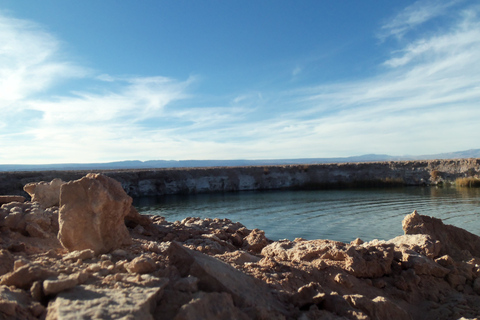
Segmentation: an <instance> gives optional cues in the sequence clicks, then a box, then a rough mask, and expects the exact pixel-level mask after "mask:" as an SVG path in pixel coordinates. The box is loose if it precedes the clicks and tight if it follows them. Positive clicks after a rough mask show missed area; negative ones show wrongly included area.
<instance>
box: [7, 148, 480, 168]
mask: <svg viewBox="0 0 480 320" xmlns="http://www.w3.org/2000/svg"><path fill="white" fill-rule="evenodd" d="M465 158H480V149H470V150H466V151H458V152H449V153H440V154H431V155H420V156H390V155H386V154H366V155H362V156H355V157H341V158H305V159H272V160H178V161H177V160H149V161H138V160H132V161H116V162H108V163H64V164H41V165H28V164H19V165H16V164H2V165H0V172H2V171H3V172H5V171H47V170H119V169H155V168H195V167H236V166H268V165H289V164H320V163H345V162H372V161H404V160H433V159H465Z"/></svg>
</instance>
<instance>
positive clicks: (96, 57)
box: [0, 0, 480, 164]
mask: <svg viewBox="0 0 480 320" xmlns="http://www.w3.org/2000/svg"><path fill="white" fill-rule="evenodd" d="M479 102H480V5H479V4H478V3H477V2H476V1H316V0H315V1H233V0H232V1H208V0H207V1H182V0H180V1H157V0H155V1H150V0H142V1H133V0H124V1H113V0H102V1H96V0H83V1H61V0H44V1H18V0H0V163H2V164H15V163H16V164H20V163H23V164H27V163H31V164H34V163H65V162H107V161H120V160H157V159H165V160H172V159H173V160H185V159H274V158H277V159H278V158H316V157H341V156H354V155H362V154H368V153H377V154H390V155H420V154H432V153H440V152H449V151H459V150H466V149H472V148H479V147H480V144H479V142H478V140H479V139H478V137H479V133H478V127H479V124H480V106H479Z"/></svg>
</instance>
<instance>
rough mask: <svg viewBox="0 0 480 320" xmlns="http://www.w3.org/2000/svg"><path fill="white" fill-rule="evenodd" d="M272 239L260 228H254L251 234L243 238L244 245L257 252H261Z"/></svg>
mask: <svg viewBox="0 0 480 320" xmlns="http://www.w3.org/2000/svg"><path fill="white" fill-rule="evenodd" d="M271 242H272V241H269V240H268V239H267V238H266V237H265V232H264V231H263V230H259V229H253V230H252V231H251V232H250V234H249V235H248V236H247V237H245V239H243V247H244V248H245V249H247V250H250V251H252V252H255V253H259V252H260V251H262V249H263V248H264V247H265V246H267V245H268V244H269V243H271Z"/></svg>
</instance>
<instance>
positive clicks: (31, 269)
mask: <svg viewBox="0 0 480 320" xmlns="http://www.w3.org/2000/svg"><path fill="white" fill-rule="evenodd" d="M56 275H57V272H56V271H54V270H48V269H46V268H42V267H39V266H35V265H29V264H28V265H24V266H22V267H20V268H18V269H17V270H15V271H13V272H10V273H7V274H5V275H4V276H3V277H2V279H1V280H0V285H7V286H14V287H17V288H22V289H28V288H30V286H31V285H32V283H33V282H35V281H37V280H45V279H47V278H49V277H52V276H56Z"/></svg>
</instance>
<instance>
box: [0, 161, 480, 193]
mask: <svg viewBox="0 0 480 320" xmlns="http://www.w3.org/2000/svg"><path fill="white" fill-rule="evenodd" d="M98 172H100V173H102V174H104V175H106V176H108V177H111V178H113V179H115V180H117V181H119V182H120V183H121V184H122V187H123V189H124V190H125V191H126V192H127V194H128V195H130V196H132V197H141V196H162V195H166V194H188V193H208V192H232V191H246V190H249V191H251V190H269V189H322V188H343V187H369V186H398V185H442V184H448V183H454V182H455V180H456V179H457V178H464V177H478V176H479V175H480V159H457V160H425V161H390V162H365V163H337V164H317V165H285V166H257V167H218V168H181V169H156V170H140V169H139V170H101V171H98ZM87 173H88V172H87V171H33V172H2V173H0V194H6V195H9V194H12V195H20V194H21V195H24V196H27V194H26V193H25V192H23V186H24V185H26V184H27V183H30V182H37V181H51V180H53V179H54V178H60V179H62V180H63V181H71V180H76V179H80V178H81V177H83V176H85V175H86V174H87Z"/></svg>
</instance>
